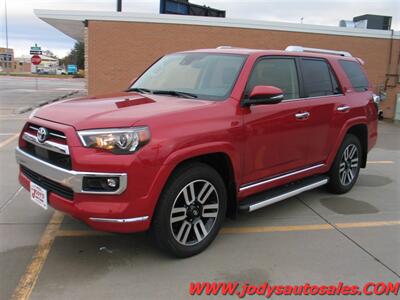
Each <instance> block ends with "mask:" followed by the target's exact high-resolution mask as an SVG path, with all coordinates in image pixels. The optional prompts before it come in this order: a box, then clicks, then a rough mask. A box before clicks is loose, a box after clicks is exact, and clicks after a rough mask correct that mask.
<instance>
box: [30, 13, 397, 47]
mask: <svg viewBox="0 0 400 300" xmlns="http://www.w3.org/2000/svg"><path fill="white" fill-rule="evenodd" d="M34 13H35V14H36V16H37V17H38V18H40V19H41V20H43V21H45V22H46V23H49V24H50V25H52V26H54V27H55V28H57V29H58V30H60V31H61V32H63V33H64V34H66V35H68V36H70V37H72V38H73V39H76V40H80V41H83V28H84V24H83V23H84V22H85V21H87V20H89V21H90V20H92V21H94V20H96V21H120V22H140V23H160V24H182V25H198V26H216V27H233V28H247V29H265V30H278V31H290V32H302V33H319V34H329V35H341V36H354V37H366V38H381V39H390V38H393V39H400V32H399V31H392V30H376V29H361V28H346V27H339V26H326V25H310V24H298V23H286V22H272V21H259V20H245V19H231V18H215V17H202V16H184V15H169V14H148V13H133V12H108V11H77V10H75V11H74V10H45V9H35V10H34ZM392 34H393V35H392Z"/></svg>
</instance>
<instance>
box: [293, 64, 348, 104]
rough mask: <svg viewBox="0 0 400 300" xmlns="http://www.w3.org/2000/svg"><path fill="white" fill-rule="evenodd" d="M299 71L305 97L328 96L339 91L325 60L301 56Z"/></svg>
mask: <svg viewBox="0 0 400 300" xmlns="http://www.w3.org/2000/svg"><path fill="white" fill-rule="evenodd" d="M301 72H302V75H303V83H304V92H305V95H306V97H318V96H328V95H334V94H338V93H340V88H339V85H338V83H337V81H336V78H335V76H334V75H333V74H332V71H331V69H330V67H329V65H328V63H327V62H326V61H324V60H320V59H308V58H303V59H302V63H301Z"/></svg>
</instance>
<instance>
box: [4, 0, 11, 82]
mask: <svg viewBox="0 0 400 300" xmlns="http://www.w3.org/2000/svg"><path fill="white" fill-rule="evenodd" d="M4 9H5V22H6V53H8V21H7V0H4ZM6 57H8V55H6ZM7 66H8V62H7ZM6 70H7V75H9V74H10V68H6Z"/></svg>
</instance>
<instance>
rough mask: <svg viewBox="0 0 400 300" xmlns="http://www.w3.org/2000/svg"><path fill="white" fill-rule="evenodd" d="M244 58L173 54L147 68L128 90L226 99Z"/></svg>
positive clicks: (206, 54) (228, 55)
mask: <svg viewBox="0 0 400 300" xmlns="http://www.w3.org/2000/svg"><path fill="white" fill-rule="evenodd" d="M245 59H246V56H244V55H236V54H213V53H177V54H171V55H167V56H164V57H163V58H161V59H160V60H159V61H157V62H156V63H155V64H154V65H153V66H151V67H150V68H149V69H148V70H147V71H146V72H145V73H144V74H143V75H142V76H141V77H140V78H139V79H138V80H137V81H136V82H135V83H134V84H133V85H132V86H131V87H130V90H136V91H139V92H148V93H154V94H165V95H172V96H182V97H185V95H186V96H187V98H201V99H209V100H222V99H226V98H227V97H228V96H229V94H230V92H231V90H232V88H233V86H234V84H235V82H236V79H237V77H238V75H239V72H240V70H241V69H242V66H243V64H244V61H245Z"/></svg>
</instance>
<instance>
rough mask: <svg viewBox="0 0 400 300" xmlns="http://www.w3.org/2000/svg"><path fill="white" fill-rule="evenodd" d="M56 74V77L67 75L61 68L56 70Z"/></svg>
mask: <svg viewBox="0 0 400 300" xmlns="http://www.w3.org/2000/svg"><path fill="white" fill-rule="evenodd" d="M56 74H57V75H67V72H66V71H65V69H63V68H57V70H56Z"/></svg>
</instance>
